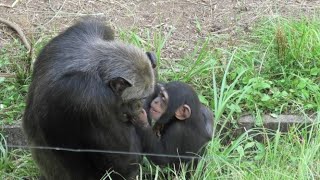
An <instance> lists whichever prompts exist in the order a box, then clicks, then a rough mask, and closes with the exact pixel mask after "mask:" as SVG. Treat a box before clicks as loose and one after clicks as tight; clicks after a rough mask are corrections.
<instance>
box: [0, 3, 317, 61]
mask: <svg viewBox="0 0 320 180" xmlns="http://www.w3.org/2000/svg"><path fill="white" fill-rule="evenodd" d="M14 2H16V4H15V6H14V7H6V6H5V5H9V6H11V5H12V4H13V3H14ZM0 4H1V5H0V17H1V18H3V19H6V20H10V21H12V22H15V23H16V24H18V25H19V26H20V27H21V28H22V30H23V31H24V33H25V34H26V36H27V38H28V39H29V41H30V42H31V43H35V42H37V41H39V39H41V38H42V37H43V35H44V34H54V33H57V32H60V31H61V30H63V29H65V28H66V27H68V26H69V25H71V24H72V23H73V22H74V20H76V19H78V18H79V17H81V16H84V15H95V16H103V17H106V21H107V22H108V23H110V24H111V25H112V26H113V27H114V28H116V29H117V28H120V29H133V28H134V29H138V30H140V31H143V30H145V29H150V31H151V32H154V31H155V30H157V29H159V28H161V30H162V31H164V33H165V32H168V31H169V30H170V29H172V28H173V30H174V31H173V34H172V36H171V37H170V39H169V40H168V41H167V43H166V45H165V47H164V49H163V52H162V56H163V57H165V58H181V57H182V56H183V55H185V54H186V53H188V52H190V51H192V50H193V46H194V44H195V42H197V41H198V40H199V39H203V38H205V37H208V36H212V35H219V34H226V35H227V36H228V37H230V39H231V41H233V40H236V39H237V38H238V37H240V36H241V35H243V33H247V32H250V30H251V29H252V26H253V25H254V23H255V22H256V21H258V20H259V19H261V18H266V17H267V18H272V17H277V16H289V17H299V16H300V15H307V16H314V15H317V12H319V11H318V10H319V9H320V1H317V0H307V1H306V0H295V1H283V0H265V1H263V0H225V1H223V0H161V1H160V0H158V1H148V0H20V1H15V0H0ZM158 31H159V30H158ZM13 37H16V34H15V33H13V32H12V30H10V29H8V28H7V27H6V26H5V25H3V24H1V23H0V48H1V46H3V45H5V44H7V43H11V42H12V41H13ZM229 43H230V42H225V43H220V44H219V46H228V44H229ZM231 43H232V42H231Z"/></svg>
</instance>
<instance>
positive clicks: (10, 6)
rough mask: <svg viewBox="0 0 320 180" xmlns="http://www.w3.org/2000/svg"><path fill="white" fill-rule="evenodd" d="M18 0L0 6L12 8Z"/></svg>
mask: <svg viewBox="0 0 320 180" xmlns="http://www.w3.org/2000/svg"><path fill="white" fill-rule="evenodd" d="M19 1H20V0H15V1H14V2H13V3H12V4H11V5H6V4H0V6H2V7H6V8H13V7H14V6H16V4H17V3H18V2H19Z"/></svg>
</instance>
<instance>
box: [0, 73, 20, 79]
mask: <svg viewBox="0 0 320 180" xmlns="http://www.w3.org/2000/svg"><path fill="white" fill-rule="evenodd" d="M0 77H4V78H14V77H16V75H15V74H11V73H0Z"/></svg>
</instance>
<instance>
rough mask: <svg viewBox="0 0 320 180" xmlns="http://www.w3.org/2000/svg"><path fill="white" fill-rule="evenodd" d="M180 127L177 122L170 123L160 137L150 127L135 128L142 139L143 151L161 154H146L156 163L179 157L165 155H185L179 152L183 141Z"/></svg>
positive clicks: (174, 160) (162, 163) (174, 159)
mask: <svg viewBox="0 0 320 180" xmlns="http://www.w3.org/2000/svg"><path fill="white" fill-rule="evenodd" d="M181 128H182V127H180V126H179V125H178V124H172V125H170V126H169V127H168V128H167V129H166V130H165V133H164V134H163V135H162V136H161V137H160V138H159V137H158V136H157V135H156V134H155V132H154V131H153V130H152V128H151V127H148V128H137V132H138V134H139V136H140V137H141V140H142V146H143V152H145V153H152V154H158V155H161V156H148V159H150V160H151V161H152V162H154V163H155V164H158V165H165V164H168V163H173V162H179V161H180V159H179V157H168V156H165V155H176V156H178V155H185V152H181V151H183V143H184V139H183V138H184V132H183V131H182V129H181ZM162 155H164V156H162Z"/></svg>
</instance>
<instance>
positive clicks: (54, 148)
mask: <svg viewBox="0 0 320 180" xmlns="http://www.w3.org/2000/svg"><path fill="white" fill-rule="evenodd" d="M6 146H7V147H9V148H21V149H43V150H56V151H68V152H88V153H107V154H123V155H141V156H156V157H169V158H183V159H203V157H201V156H195V155H193V156H192V155H190V156H187V155H172V154H155V153H140V152H127V151H114V150H100V149H73V148H63V147H49V146H24V145H13V144H7V145H6ZM187 153H191V152H187ZM192 154H194V153H192Z"/></svg>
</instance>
